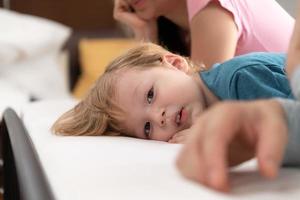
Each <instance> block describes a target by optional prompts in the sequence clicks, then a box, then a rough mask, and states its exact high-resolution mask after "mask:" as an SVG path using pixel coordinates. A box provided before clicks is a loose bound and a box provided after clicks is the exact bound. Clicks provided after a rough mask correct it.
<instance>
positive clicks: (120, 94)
mask: <svg viewBox="0 0 300 200" xmlns="http://www.w3.org/2000/svg"><path fill="white" fill-rule="evenodd" d="M284 63H285V56H284V55H282V54H273V53H252V54H248V55H244V56H239V57H236V58H233V59H231V60H229V61H227V62H224V63H222V64H215V65H214V66H212V68H211V69H210V70H209V71H204V69H205V68H204V67H203V66H201V65H199V66H196V65H194V64H192V63H191V62H189V60H188V59H186V58H184V57H181V56H179V55H175V54H172V53H170V52H169V51H167V50H165V49H163V48H161V47H160V46H157V45H154V44H150V43H149V44H141V45H139V46H138V47H136V48H134V49H131V50H129V51H128V52H126V53H125V54H124V55H121V56H120V57H118V58H116V59H115V60H114V61H113V62H112V63H111V64H110V65H109V66H107V68H106V71H105V72H104V74H103V75H102V76H101V77H100V78H99V79H98V80H97V82H96V83H95V85H94V87H93V88H92V89H91V91H90V92H89V94H88V95H87V96H86V98H85V99H83V100H82V101H81V102H80V103H79V104H78V105H76V106H75V107H74V108H73V109H71V110H70V111H68V112H66V113H65V114H63V115H62V116H61V117H60V118H59V119H58V120H57V121H56V122H55V124H54V126H53V131H54V132H55V133H57V134H61V135H126V136H133V137H137V138H143V139H153V140H162V141H173V142H174V140H173V139H172V138H174V137H176V133H178V132H180V131H182V130H184V129H187V128H189V127H191V125H192V124H193V123H194V122H195V120H196V119H197V118H198V117H199V116H200V114H201V113H202V112H203V110H204V109H206V108H207V107H209V106H211V105H213V104H215V103H217V102H219V101H221V100H227V99H239V100H250V99H260V98H270V97H283V98H293V95H292V92H291V89H290V87H289V83H288V80H287V77H286V75H285V72H284ZM199 70H200V71H201V70H202V71H201V72H200V73H199ZM199 74H200V76H199ZM178 138H179V137H178ZM180 138H184V137H180ZM182 140H184V139H179V140H177V141H175V142H181V141H182Z"/></svg>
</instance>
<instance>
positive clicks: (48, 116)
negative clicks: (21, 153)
mask: <svg viewBox="0 0 300 200" xmlns="http://www.w3.org/2000/svg"><path fill="white" fill-rule="evenodd" d="M74 103H75V101H74V100H65V101H43V102H38V103H32V104H29V105H27V106H26V107H24V108H23V110H22V116H23V121H24V123H25V126H26V128H27V130H28V132H29V134H30V137H31V139H32V141H33V144H34V145H35V148H36V149H37V152H38V155H39V157H40V160H41V162H42V166H43V168H44V170H45V173H46V176H47V177H48V180H49V182H50V185H51V187H52V190H53V192H54V195H55V197H56V198H57V199H59V200H82V199H85V200H90V199H105V200H110V199H111V200H117V199H131V200H134V199H149V200H150V199H151V200H153V199H163V200H166V199H172V200H179V199H189V200H193V199H195V200H196V199H197V200H199V199H201V200H205V199H210V200H211V199H214V200H221V199H255V200H257V199H262V200H268V199H270V200H271V199H272V200H279V199H282V200H283V199H284V200H286V199H299V198H300V170H299V169H282V170H281V173H280V176H279V177H278V179H277V180H275V181H266V180H264V179H263V178H261V177H260V176H259V175H258V173H257V171H256V170H255V164H254V162H250V163H248V164H245V165H244V166H241V167H239V168H237V169H235V170H233V171H234V173H232V175H231V177H232V186H233V187H232V192H231V193H230V194H222V193H217V192H215V191H212V190H210V189H208V188H205V187H203V186H201V185H199V184H196V183H193V182H191V181H189V180H186V179H185V178H183V177H182V176H181V175H180V174H179V172H178V171H177V169H176V167H175V165H174V162H175V159H176V154H177V153H178V151H179V149H180V147H181V146H180V145H177V144H168V143H164V142H157V141H146V140H140V139H134V138H125V137H61V136H55V135H52V134H51V133H50V131H49V129H50V127H51V125H52V123H53V122H54V120H55V119H56V118H57V117H58V116H59V115H60V114H61V113H63V112H64V111H66V110H67V109H68V108H70V107H71V106H73V105H74Z"/></svg>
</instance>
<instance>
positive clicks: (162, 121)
mask: <svg viewBox="0 0 300 200" xmlns="http://www.w3.org/2000/svg"><path fill="white" fill-rule="evenodd" d="M153 117H154V119H153V120H154V121H155V122H156V124H157V125H158V126H165V125H166V112H165V111H164V110H161V111H157V112H155V114H154V116H153Z"/></svg>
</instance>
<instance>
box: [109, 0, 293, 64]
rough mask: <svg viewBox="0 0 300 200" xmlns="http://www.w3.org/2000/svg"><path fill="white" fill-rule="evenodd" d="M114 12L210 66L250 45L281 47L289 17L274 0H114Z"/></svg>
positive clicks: (148, 37) (137, 32) (142, 36)
mask: <svg viewBox="0 0 300 200" xmlns="http://www.w3.org/2000/svg"><path fill="white" fill-rule="evenodd" d="M114 3H115V5H114V18H115V19H116V20H118V21H120V22H122V23H123V24H125V25H127V26H128V27H130V28H131V29H132V31H133V33H134V36H135V38H136V39H138V40H143V41H151V42H154V43H158V44H160V45H162V46H165V47H167V49H168V50H170V51H172V52H174V53H179V54H181V55H184V56H190V57H191V58H192V60H193V61H198V62H203V63H204V64H205V65H206V66H207V67H208V68H209V67H210V66H211V65H212V64H214V63H216V62H222V61H225V60H228V59H230V58H232V57H233V56H235V55H240V54H245V53H249V52H254V51H269V52H285V51H287V47H288V42H289V39H290V36H291V33H292V28H293V23H294V20H293V18H292V17H291V16H290V15H289V14H288V13H287V12H286V11H285V10H284V9H283V8H281V7H280V5H279V4H278V3H277V2H276V1H274V0H264V1H261V0H243V1H240V0H217V1H213V0H114Z"/></svg>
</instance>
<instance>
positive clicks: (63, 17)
mask: <svg viewBox="0 0 300 200" xmlns="http://www.w3.org/2000/svg"><path fill="white" fill-rule="evenodd" d="M0 1H1V0H0ZM10 8H11V9H12V10H15V11H19V12H22V13H27V14H32V15H37V16H41V17H45V18H49V19H52V20H55V21H58V22H61V23H63V24H66V25H68V26H70V27H72V28H74V29H75V30H93V29H111V28H114V27H115V26H116V23H115V21H114V19H113V17H112V13H113V1H112V0H10Z"/></svg>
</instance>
